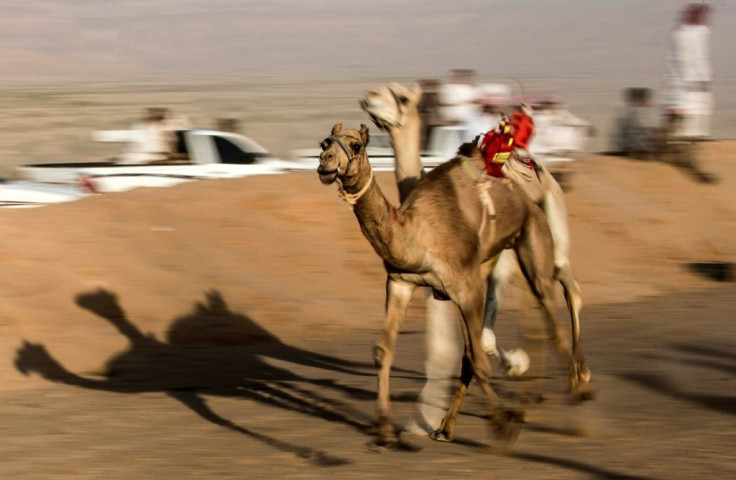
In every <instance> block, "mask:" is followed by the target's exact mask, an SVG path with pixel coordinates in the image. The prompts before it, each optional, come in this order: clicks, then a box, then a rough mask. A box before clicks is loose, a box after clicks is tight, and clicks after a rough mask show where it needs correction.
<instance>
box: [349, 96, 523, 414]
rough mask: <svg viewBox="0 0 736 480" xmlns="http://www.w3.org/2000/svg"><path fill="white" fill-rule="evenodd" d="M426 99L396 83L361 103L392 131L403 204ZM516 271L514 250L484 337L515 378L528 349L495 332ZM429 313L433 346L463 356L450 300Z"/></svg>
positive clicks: (499, 271) (415, 175)
mask: <svg viewBox="0 0 736 480" xmlns="http://www.w3.org/2000/svg"><path fill="white" fill-rule="evenodd" d="M421 99H422V89H421V87H420V86H419V85H413V86H405V85H401V84H398V83H392V84H389V85H385V86H383V87H379V88H375V89H373V90H370V91H368V92H367V93H366V94H365V95H364V97H363V99H361V101H360V106H361V107H362V108H363V110H365V112H366V113H368V115H370V117H371V119H372V120H373V123H375V124H376V126H378V128H380V129H381V130H385V131H387V132H388V134H389V136H390V138H391V143H392V145H393V147H394V159H395V163H396V170H395V175H396V184H397V186H398V189H399V201H400V202H403V201H404V199H405V198H406V197H407V196H408V194H409V192H411V190H412V189H413V188H414V186H416V184H417V183H418V182H419V179H420V178H421V177H422V175H423V173H424V171H423V168H422V160H421V154H420V146H421V138H420V135H421V130H422V128H421V127H422V125H421V119H420V117H419V102H420V100H421ZM515 269H516V261H515V259H514V256H513V253H512V252H510V251H508V252H504V253H502V254H501V258H500V259H499V261H498V263H497V264H496V267H495V268H494V270H493V276H492V278H491V280H489V291H488V298H489V299H495V300H496V301H495V302H493V303H491V302H489V304H487V305H486V321H485V325H484V327H483V334H482V336H481V340H482V343H483V348H484V349H485V351H486V353H488V354H489V355H491V356H493V357H495V358H497V359H498V360H499V361H500V363H501V367H502V368H503V369H504V370H505V372H506V375H507V376H509V377H519V376H521V375H523V374H524V373H525V372H526V371H527V369H528V368H529V357H528V355H527V354H526V352H524V351H523V350H522V349H513V350H511V351H508V352H506V351H504V350H503V349H500V348H497V346H496V338H495V335H494V333H493V327H494V325H495V321H496V310H497V309H498V308H499V306H500V300H501V297H502V296H503V293H504V291H505V290H506V288H507V287H508V284H509V282H510V281H511V277H512V275H513V273H514V272H515ZM492 288H493V289H492ZM427 312H428V313H427V315H428V316H427V322H428V325H429V328H428V339H427V347H428V350H430V351H441V352H443V355H444V356H448V357H452V356H455V357H459V356H460V352H459V351H458V352H457V353H455V352H456V350H457V348H456V346H455V343H456V342H454V338H452V335H448V327H447V326H446V325H445V324H447V323H449V322H453V321H454V319H453V318H451V316H452V315H453V312H452V311H450V310H448V309H447V308H446V307H445V303H444V302H442V301H441V300H437V299H435V298H433V297H429V298H428V299H427ZM428 361H430V359H428ZM442 363H443V364H444V363H445V362H442ZM427 367H428V369H434V370H437V369H442V366H441V365H429V364H428V365H427ZM440 376H441V375H440ZM434 378H436V376H430V375H428V380H427V383H428V385H427V386H426V390H427V392H431V391H433V390H434V388H433V387H431V386H430V385H429V383H430V382H432V381H434ZM423 394H424V391H423ZM427 420H428V419H426V418H425V419H420V421H421V423H427Z"/></svg>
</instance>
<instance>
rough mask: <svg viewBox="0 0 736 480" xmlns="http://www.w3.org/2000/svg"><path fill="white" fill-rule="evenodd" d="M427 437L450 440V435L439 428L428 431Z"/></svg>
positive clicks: (439, 440) (436, 439)
mask: <svg viewBox="0 0 736 480" xmlns="http://www.w3.org/2000/svg"><path fill="white" fill-rule="evenodd" d="M429 438H431V439H432V440H435V441H438V442H445V443H450V442H452V436H450V435H448V434H447V432H445V431H440V430H435V431H434V432H432V433H430V434H429Z"/></svg>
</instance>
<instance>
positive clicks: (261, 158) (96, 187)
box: [16, 129, 316, 193]
mask: <svg viewBox="0 0 736 480" xmlns="http://www.w3.org/2000/svg"><path fill="white" fill-rule="evenodd" d="M175 134H176V137H177V147H176V151H175V152H174V153H173V154H172V155H170V158H168V159H167V160H162V161H157V162H155V163H149V164H142V165H131V164H121V163H117V162H115V161H114V160H111V161H105V162H93V163H82V162H79V163H43V164H34V165H24V166H20V167H18V168H17V169H16V177H17V178H19V179H23V180H29V181H34V182H40V183H48V184H57V185H68V186H75V187H81V188H83V189H85V190H87V191H90V192H95V193H103V192H121V191H126V190H130V189H132V188H137V187H170V186H173V185H176V184H179V183H182V182H187V181H192V180H200V179H213V178H235V177H245V176H248V175H265V174H278V173H281V172H283V171H286V170H303V169H312V168H316V164H314V165H311V164H308V163H304V162H302V163H299V162H288V161H285V160H280V159H278V158H275V157H273V156H272V155H271V154H270V153H269V152H268V150H266V149H265V148H263V147H262V146H261V145H259V144H258V143H256V142H254V141H253V140H251V139H249V138H247V137H245V136H243V135H240V134H238V133H233V132H222V131H218V130H208V129H187V130H179V131H176V132H175ZM135 135H136V131H135V130H110V131H101V132H95V134H94V138H95V140H97V141H104V142H126V141H130V140H131V138H133V137H134V136H135Z"/></svg>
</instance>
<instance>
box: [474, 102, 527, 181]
mask: <svg viewBox="0 0 736 480" xmlns="http://www.w3.org/2000/svg"><path fill="white" fill-rule="evenodd" d="M532 135H534V120H533V119H532V117H530V116H529V115H526V114H524V113H522V112H515V113H514V114H513V115H511V118H510V119H508V120H506V119H502V120H501V121H500V122H499V124H498V127H497V128H496V129H495V130H491V131H490V132H488V133H486V134H485V135H484V136H483V141H482V142H481V144H480V151H481V154H482V155H483V160H484V161H485V164H486V172H487V173H488V175H490V176H492V177H498V178H505V175H504V174H503V171H502V168H503V165H504V164H505V163H506V161H507V160H508V159H509V156H510V155H511V152H513V151H514V149H516V148H517V147H520V148H524V149H525V148H527V145H528V144H529V140H530V139H531V137H532Z"/></svg>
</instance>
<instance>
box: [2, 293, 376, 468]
mask: <svg viewBox="0 0 736 480" xmlns="http://www.w3.org/2000/svg"><path fill="white" fill-rule="evenodd" d="M75 300H76V303H77V305H78V306H79V307H80V308H83V309H86V310H89V311H90V312H93V313H95V314H96V315H98V316H100V317H101V318H103V319H105V320H107V321H109V322H110V323H111V324H112V325H113V326H114V327H115V328H116V329H117V330H118V331H119V332H120V334H121V335H123V336H124V337H125V338H126V339H127V340H128V341H129V346H128V348H127V350H125V351H123V352H122V353H119V354H117V355H115V356H113V357H112V358H110V359H109V360H108V361H107V362H106V364H105V367H104V371H103V372H102V376H100V377H96V378H95V377H90V376H83V375H79V374H77V373H74V372H71V371H69V370H67V369H66V368H65V367H64V366H63V365H62V364H61V363H60V362H59V361H58V360H56V359H55V358H54V357H53V356H52V355H51V354H50V353H49V352H48V351H47V349H46V347H45V346H43V345H41V344H34V343H30V342H27V341H24V342H23V344H22V346H21V347H20V348H19V349H18V351H17V353H16V358H15V365H16V368H17V369H18V370H19V371H21V372H22V373H24V374H29V373H32V372H33V373H38V374H40V375H41V376H42V377H44V378H46V379H47V380H49V381H52V382H57V383H62V384H66V385H72V386H76V387H80V388H85V389H92V390H100V391H106V392H116V393H121V394H135V393H146V392H162V393H165V394H167V395H168V396H169V397H171V398H173V399H175V400H177V401H178V402H180V403H181V404H183V405H185V406H186V407H187V408H189V409H190V410H191V411H193V412H195V413H196V414H197V415H199V416H200V417H201V418H203V419H205V420H207V421H209V422H211V423H214V424H216V425H220V426H222V427H224V428H227V429H230V430H233V431H237V432H239V433H241V434H244V435H246V436H248V437H251V438H253V439H256V440H258V441H261V442H263V443H265V444H267V445H269V446H271V447H273V448H276V449H278V450H281V451H285V452H291V453H294V454H296V455H297V456H299V457H302V458H307V459H309V460H310V461H312V462H313V463H316V464H318V465H323V466H330V465H340V464H343V463H346V462H347V461H346V460H344V459H342V458H338V457H334V456H331V455H329V454H327V453H324V452H321V451H319V450H316V449H314V448H310V447H301V446H297V445H292V444H290V443H288V442H285V441H281V440H278V439H275V438H272V437H269V436H267V435H264V434H261V433H258V432H255V431H253V430H251V429H248V428H245V427H242V426H239V425H237V424H235V423H234V422H232V421H230V420H228V419H226V418H223V417H222V416H220V415H219V414H217V413H216V412H215V411H213V410H212V409H211V408H210V407H209V406H208V404H207V400H206V398H205V395H207V396H212V395H216V396H227V397H234V398H243V399H248V400H252V401H255V402H259V403H262V404H265V405H268V406H272V407H277V408H282V409H285V410H288V411H292V412H298V413H301V414H305V415H310V416H313V417H316V418H320V419H322V420H325V421H328V422H337V423H340V424H343V425H347V426H349V427H351V428H353V429H354V430H357V431H358V432H361V433H364V434H369V431H370V425H371V422H372V418H371V417H370V416H367V415H365V414H363V413H362V412H360V411H358V410H356V409H354V408H352V407H351V406H350V405H348V403H346V402H345V401H343V400H341V399H339V398H336V397H340V396H343V397H348V398H349V399H357V400H365V399H373V398H375V393H374V392H373V391H370V390H367V389H363V388H359V387H354V386H348V385H344V384H342V383H340V381H338V380H335V377H336V374H337V373H341V374H344V375H348V376H358V377H371V378H374V377H375V370H374V366H373V364H372V363H362V362H355V361H350V360H345V359H341V358H337V357H333V356H329V355H324V354H320V353H315V352H311V351H308V350H304V349H301V348H298V347H294V346H290V345H287V344H286V343H284V342H282V341H281V340H280V339H278V338H277V337H276V336H275V335H273V334H272V333H270V332H268V331H267V330H265V329H264V328H262V327H260V326H259V325H258V324H256V323H255V322H254V321H253V320H251V319H250V318H248V317H247V316H245V315H243V314H240V313H235V312H232V311H230V310H229V308H228V306H227V304H226V303H225V300H224V299H223V298H222V296H221V295H220V293H219V292H217V291H210V292H208V293H207V294H206V301H205V302H199V303H197V305H196V306H195V307H194V309H193V311H192V312H191V313H189V314H187V315H185V316H182V317H180V318H177V319H175V320H174V321H173V323H172V324H171V326H170V328H169V329H168V331H167V333H166V341H165V342H163V341H160V340H158V339H157V338H155V336H153V335H151V334H144V333H143V332H141V331H140V330H139V329H138V327H137V326H136V325H135V324H134V323H133V322H131V321H130V320H129V319H128V318H127V316H126V314H125V312H124V310H123V309H122V308H121V306H120V304H119V302H118V299H117V296H116V295H115V294H114V293H112V292H109V291H107V290H97V291H94V292H89V293H83V294H80V295H79V296H77V298H76V299H75ZM273 361H276V362H277V363H279V364H284V363H286V364H290V365H293V366H294V368H298V369H299V370H303V368H302V367H309V368H311V369H314V370H316V371H317V372H318V374H316V375H318V376H316V377H314V376H313V374H312V373H310V376H304V375H299V374H296V373H294V372H293V371H292V370H290V369H287V368H284V367H280V366H276V365H274V363H273ZM311 371H312V370H310V372H311ZM312 387H317V388H312ZM322 391H324V392H325V393H326V395H327V396H325V395H323V394H322V393H320V392H322ZM328 397H329V398H328Z"/></svg>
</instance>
